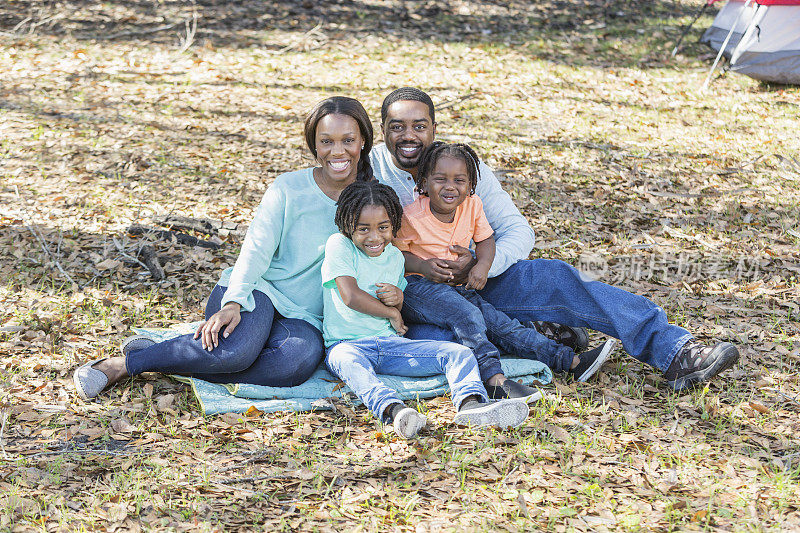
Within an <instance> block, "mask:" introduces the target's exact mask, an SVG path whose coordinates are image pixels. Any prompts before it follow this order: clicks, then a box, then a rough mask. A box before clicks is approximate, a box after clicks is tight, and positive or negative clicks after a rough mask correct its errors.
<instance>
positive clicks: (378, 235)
mask: <svg viewBox="0 0 800 533" xmlns="http://www.w3.org/2000/svg"><path fill="white" fill-rule="evenodd" d="M350 238H351V239H352V240H353V244H355V245H356V248H358V249H359V250H361V251H362V252H364V253H365V254H366V255H368V256H369V257H378V256H379V255H381V254H382V253H383V251H384V250H385V249H386V245H388V244H389V243H391V242H392V223H391V221H390V219H389V215H388V213H386V208H385V207H383V206H382V205H367V206H364V208H363V209H362V210H361V215H360V216H359V217H358V221H357V222H356V227H355V231H353V235H352V236H351V237H350Z"/></svg>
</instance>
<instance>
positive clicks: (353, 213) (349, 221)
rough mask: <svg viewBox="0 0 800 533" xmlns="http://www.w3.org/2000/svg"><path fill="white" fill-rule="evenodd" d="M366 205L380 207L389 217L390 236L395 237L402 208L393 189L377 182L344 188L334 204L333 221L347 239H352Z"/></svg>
mask: <svg viewBox="0 0 800 533" xmlns="http://www.w3.org/2000/svg"><path fill="white" fill-rule="evenodd" d="M368 205H377V206H382V207H383V208H384V209H386V214H387V215H389V222H390V223H391V224H392V235H393V236H397V232H398V231H399V230H400V221H401V220H402V219H403V206H402V205H401V204H400V198H398V197H397V193H396V192H394V189H392V188H391V187H389V186H388V185H384V184H382V183H380V182H379V181H377V180H372V181H355V182H353V183H351V184H350V185H348V186H347V187H345V188H344V190H343V191H342V192H341V194H340V195H339V201H338V202H336V216H335V217H334V219H333V221H334V222H335V223H336V226H338V227H339V231H341V232H342V234H344V235H345V236H346V237H347V238H352V237H353V233H354V232H355V231H356V224H358V219H359V217H361V211H363V210H364V208H365V207H367V206H368Z"/></svg>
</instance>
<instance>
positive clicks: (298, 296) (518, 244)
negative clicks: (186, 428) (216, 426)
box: [74, 87, 739, 416]
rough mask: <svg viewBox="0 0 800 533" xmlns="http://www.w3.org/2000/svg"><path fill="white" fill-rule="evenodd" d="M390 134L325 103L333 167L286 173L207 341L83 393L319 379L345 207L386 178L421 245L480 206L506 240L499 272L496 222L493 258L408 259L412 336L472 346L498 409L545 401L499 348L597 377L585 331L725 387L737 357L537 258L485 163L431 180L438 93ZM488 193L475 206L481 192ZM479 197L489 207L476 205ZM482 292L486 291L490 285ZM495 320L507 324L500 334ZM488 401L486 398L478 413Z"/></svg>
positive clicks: (104, 374) (116, 363)
mask: <svg viewBox="0 0 800 533" xmlns="http://www.w3.org/2000/svg"><path fill="white" fill-rule="evenodd" d="M381 130H382V132H383V136H384V141H385V144H383V145H380V146H378V147H376V148H375V150H371V149H372V143H373V129H372V125H371V123H370V120H369V117H368V116H367V113H366V111H365V110H364V108H363V107H362V106H361V104H360V103H359V102H357V101H356V100H353V99H350V98H345V97H333V98H328V99H326V100H324V101H322V102H320V103H319V104H317V106H316V107H315V108H314V109H313V110H312V112H311V113H310V114H309V115H308V117H307V118H306V121H305V140H306V144H307V146H308V148H309V150H310V151H311V153H312V154H313V156H314V158H315V159H316V162H317V165H318V166H315V167H312V168H306V169H302V170H298V171H294V172H289V173H287V174H283V175H281V176H279V177H277V178H276V179H275V181H274V182H273V184H272V185H270V186H269V187H268V189H267V191H266V193H265V194H264V197H263V199H262V201H261V203H260V204H259V206H258V209H257V210H256V213H255V216H254V219H253V222H252V223H251V225H250V228H249V230H248V233H247V236H246V237H245V241H244V243H243V245H242V249H241V252H240V255H239V257H238V259H237V261H236V264H235V265H234V267H233V268H232V269H228V270H226V271H225V272H223V274H222V277H221V279H220V281H219V283H218V284H217V286H216V287H214V289H213V291H212V292H211V295H210V296H209V299H208V303H207V305H206V321H205V322H204V323H203V324H202V325H201V326H200V327H199V328H198V329H197V331H196V333H195V334H194V335H191V334H190V335H184V336H181V337H177V338H174V339H170V340H167V341H164V342H161V343H155V342H154V341H152V340H151V339H148V338H146V337H143V336H135V337H131V338H129V339H127V340H126V341H125V342H124V343H123V344H122V347H121V348H122V356H120V357H111V358H105V359H101V360H96V361H91V362H89V363H86V364H84V365H83V366H81V367H79V368H78V369H77V370H76V371H75V374H74V381H75V386H76V389H77V391H78V394H79V395H80V396H81V397H82V398H92V397H95V396H97V395H98V394H99V393H100V392H101V391H102V390H104V389H105V388H107V387H109V386H111V385H113V384H114V383H116V382H118V381H119V380H121V379H123V378H125V377H127V376H134V375H137V374H140V373H142V372H162V373H169V374H180V375H188V376H194V377H197V378H200V379H204V380H206V381H211V382H217V383H252V384H257V385H271V386H292V385H297V384H299V383H302V382H303V381H305V380H306V379H307V378H308V377H309V376H310V375H311V373H312V372H313V371H314V369H315V368H316V367H317V366H318V365H319V363H320V362H321V361H322V359H323V357H324V346H325V343H324V341H323V335H322V329H323V292H324V291H328V290H330V288H325V287H323V281H322V274H321V266H322V262H323V259H324V250H325V243H326V242H327V241H328V239H329V238H330V237H331V236H332V235H334V234H337V233H338V231H339V228H337V225H336V223H335V220H336V211H337V201H338V200H339V198H340V194H341V193H342V191H343V190H344V189H345V188H346V187H347V186H349V185H351V184H353V183H356V182H370V181H372V180H373V179H377V181H379V182H380V183H383V184H385V185H388V186H389V187H391V188H392V189H393V190H394V191H395V193H396V194H397V196H398V197H399V200H400V204H401V205H403V206H405V208H406V212H405V215H406V216H405V219H404V220H403V223H402V224H401V228H400V229H401V231H404V230H405V228H404V225H405V224H406V223H408V224H409V231H417V232H418V230H416V229H413V228H418V227H422V226H424V225H425V224H426V223H432V224H438V226H439V227H437V232H439V230H441V234H445V233H446V232H447V231H448V230H449V229H451V228H452V227H453V226H455V225H456V224H454V223H453V222H448V220H451V221H452V220H455V217H456V216H459V215H458V214H457V213H458V209H461V210H462V211H465V210H466V209H467V207H468V206H469V205H470V204H471V205H472V207H471V208H469V209H470V213H471V214H470V216H475V217H477V218H478V219H481V217H482V216H485V219H486V221H488V225H489V226H490V228H491V231H492V234H491V235H492V238H493V242H494V243H496V244H495V250H494V257H493V259H490V258H489V256H490V255H491V254H489V250H487V249H488V248H489V245H488V244H484V241H486V239H487V234H488V228H486V227H485V223H483V222H481V226H480V228H479V231H478V232H476V233H474V234H473V235H472V236H473V237H476V238H477V242H478V246H476V248H477V250H476V252H477V254H478V256H477V257H476V256H473V254H472V252H471V251H470V250H469V249H468V248H467V247H466V246H465V244H466V243H465V242H462V241H452V242H453V244H452V245H450V246H449V248H448V251H449V253H448V254H447V255H448V256H447V257H439V256H429V257H424V253H423V255H421V256H420V255H417V253H416V252H414V250H411V249H410V250H409V251H407V253H406V266H407V267H409V269H408V271H409V273H412V274H416V275H412V276H410V277H409V279H412V280H413V283H412V285H418V286H419V290H418V291H417V290H415V291H414V292H413V295H412V293H411V291H409V292H408V293H407V294H406V295H405V298H406V302H405V303H406V305H404V306H403V307H402V314H403V318H405V322H406V324H404V327H406V326H407V327H408V331H407V332H406V333H405V337H406V338H409V339H421V340H434V341H455V342H460V343H463V344H465V345H466V346H468V347H469V348H472V350H473V353H474V354H476V355H478V358H477V365H478V370H479V373H480V379H481V381H482V382H483V384H484V385H485V388H486V390H487V392H488V394H487V396H488V398H490V399H530V398H532V397H535V396H534V394H535V392H536V391H535V390H534V389H531V388H530V387H526V386H524V385H521V384H519V383H515V382H513V381H511V380H507V379H506V377H505V375H504V374H503V371H502V368H501V365H500V361H499V358H498V355H499V354H498V349H497V348H496V347H495V346H499V347H500V348H503V349H505V350H509V351H511V352H512V353H514V354H515V355H520V356H522V355H524V356H526V357H531V358H537V359H541V360H543V361H545V362H546V363H547V364H549V365H550V366H551V368H553V369H554V370H556V371H570V370H571V371H572V373H573V374H574V375H575V376H576V377H578V378H581V377H582V378H584V379H585V378H588V376H589V375H591V373H593V372H595V371H596V370H597V369H598V368H599V366H600V365H601V364H602V361H603V359H604V358H605V357H606V356H607V355H608V352H609V350H608V349H607V348H608V345H603V346H601V347H600V348H599V349H597V350H593V351H590V352H589V355H588V356H586V355H584V356H583V357H581V355H582V354H580V353H579V352H581V351H583V350H585V349H586V348H587V335H586V332H585V331H584V329H583V328H590V329H593V330H596V331H600V332H603V333H605V334H607V335H609V336H611V337H614V338H618V339H620V340H621V341H622V346H623V348H624V349H625V351H626V352H627V353H629V354H630V355H631V356H633V357H635V358H636V359H639V360H640V361H643V362H645V363H647V364H649V365H650V366H653V367H655V368H658V369H659V370H661V371H662V372H663V374H664V378H665V380H666V382H667V384H668V385H669V386H670V387H672V388H673V389H676V390H681V389H683V388H686V387H689V386H693V385H695V384H697V383H700V382H702V381H705V380H707V379H710V378H712V377H713V376H715V375H717V374H719V373H720V372H722V371H723V370H725V369H727V368H730V367H731V366H732V365H733V364H734V363H735V362H736V361H737V360H738V357H739V353H738V350H737V349H736V347H735V346H733V345H732V344H730V343H719V344H717V345H715V346H705V345H703V344H701V343H699V342H698V341H697V340H695V339H694V338H693V337H692V335H691V334H690V333H689V332H688V331H686V330H685V329H683V328H681V327H678V326H675V325H672V324H670V323H669V322H668V321H667V317H666V314H665V313H664V311H663V310H662V309H661V308H660V307H658V306H657V305H656V304H654V303H653V302H651V301H650V300H648V299H646V298H644V297H641V296H637V295H634V294H631V293H629V292H627V291H624V290H622V289H619V288H615V287H613V286H610V285H607V284H604V283H601V282H599V281H593V280H589V279H587V278H585V277H584V276H582V275H581V274H580V273H579V272H578V271H577V270H576V269H574V268H573V267H571V266H570V265H568V264H566V263H564V262H562V261H557V260H545V259H535V260H528V259H527V256H528V254H529V252H530V250H531V249H532V248H533V242H534V234H533V231H532V230H531V228H530V226H529V225H528V223H527V221H526V219H525V218H524V217H523V216H522V215H521V214H520V212H519V211H518V210H517V208H516V207H515V206H514V204H513V202H512V201H511V198H510V197H509V196H508V194H507V193H506V192H505V191H503V190H502V188H501V186H500V184H499V182H498V180H497V178H496V176H495V175H494V173H493V172H492V171H491V169H490V168H489V167H488V166H486V165H485V163H483V162H482V161H477V160H476V159H473V153H471V150H469V151H467V150H466V148H463V147H461V148H458V149H455V148H452V147H446V148H438V149H439V150H443V153H448V154H450V155H447V156H443V153H442V154H440V156H439V157H437V158H435V160H429V161H428V164H429V166H430V164H432V165H433V166H430V168H429V169H428V170H429V171H430V172H428V171H423V172H420V170H421V168H422V165H421V161H422V157H423V155H424V154H426V153H427V154H430V153H431V151H432V150H435V149H437V148H436V147H435V146H434V147H433V148H431V149H430V150H431V151H427V152H426V148H428V147H430V146H431V145H433V143H434V137H435V133H436V121H435V110H434V106H433V102H432V101H431V99H430V97H429V96H428V95H427V94H426V93H424V92H423V91H421V90H419V89H415V88H407V87H406V88H401V89H397V90H395V91H393V92H392V93H391V94H389V95H388V96H387V97H386V99H385V100H384V102H383V105H382V107H381ZM462 152H465V153H468V154H469V157H468V158H464V157H462V155H463V153H462ZM462 166H464V167H466V174H467V176H466V177H464V176H463V174H464V172H463V170H465V169H464V168H462ZM451 167H452V168H451ZM455 167H457V168H455ZM473 167H474V168H473ZM426 168H428V167H426ZM472 170H474V175H475V178H476V183H475V182H473V181H472ZM439 171H441V172H439ZM437 172H438V173H439V174H442V175H443V177H442V181H443V183H444V188H445V189H446V190H445V191H444V193H443V194H441V195H440V196H439V197H437V199H436V201H435V202H434V201H433V200H432V199H431V190H432V189H433V187H432V186H431V185H432V182H431V180H432V178H433V176H434V175H435V174H436V173H437ZM459 175H461V177H458V176H459ZM436 179H439V177H438V175H437V177H436ZM462 179H463V180H464V181H459V180H462ZM456 182H458V183H459V185H456ZM465 183H468V184H467V185H466V186H464V185H465ZM459 187H460V188H459ZM437 190H439V189H437ZM473 190H474V193H475V194H474V196H472V195H471V194H469V193H471V192H472V191H473ZM456 191H458V192H457V193H456ZM420 192H422V193H423V195H422V196H420ZM435 194H439V193H435ZM426 195H427V196H426ZM419 198H422V200H419ZM468 198H472V199H473V201H471V202H467V204H466V205H467V207H465V206H464V202H465V200H467V199H468ZM439 200H441V205H439V204H438V203H437V202H439ZM456 201H457V203H458V205H457V206H456V207H455V209H454V210H453V211H452V212H451V213H450V215H446V216H444V217H436V214H437V213H434V212H433V210H434V209H435V210H439V209H440V207H441V206H442V205H444V206H445V207H446V209H443V211H449V210H450V209H451V208H452V206H453V204H455V203H456ZM432 204H434V205H432ZM481 204H482V207H483V209H482V212H481V209H480V207H481ZM475 206H477V207H475ZM384 209H385V207H384ZM426 210H427V211H426ZM479 212H480V213H479ZM454 213H455V214H454ZM438 214H440V215H441V214H442V213H438ZM429 215H430V216H429ZM451 216H452V217H453V218H450V217H451ZM397 229H398V228H395V227H392V228H391V231H395V230H397ZM473 229H474V228H473ZM401 237H402V236H401ZM456 242H458V244H456ZM398 243H400V241H398ZM401 246H403V245H402V244H401ZM409 248H410V246H409ZM438 249H439V250H440V251H442V247H441V246H440V247H439V248H438ZM418 251H419V250H418ZM410 254H411V255H413V256H415V257H409V255H410ZM476 266H477V270H476V269H475V268H474V267H476ZM473 270H475V272H474V273H473V274H472V276H470V274H471V273H472V272H473ZM484 277H485V278H486V280H485V282H483V279H484ZM476 278H478V279H476ZM329 281H330V280H329ZM429 282H433V283H429ZM476 282H479V283H476ZM398 283H401V282H400V281H399V279H398ZM467 283H469V286H470V288H466V285H467ZM480 283H485V284H484V285H483V287H482V288H479V287H478V285H479V284H480ZM337 286H338V283H337ZM338 290H339V291H341V288H340V287H339V288H338ZM408 290H409V289H407V291H408ZM427 290H430V291H433V292H430V293H428V292H425V291H427ZM393 292H395V296H397V292H396V291H393ZM337 294H340V292H337ZM382 295H383V292H382V293H380V294H379V293H378V292H377V291H376V292H375V294H374V295H373V294H370V297H371V298H373V300H375V301H376V302H380V300H381V296H382ZM426 295H432V296H426ZM412 298H413V299H415V301H419V302H421V303H420V304H418V306H419V307H415V306H412V305H408V304H409V303H410V300H411V299H412ZM452 301H458V302H463V303H464V305H463V306H461V303H459V306H460V307H459V309H458V312H459V313H458V314H459V316H458V318H457V319H456V318H454V316H455V315H456V313H455V312H453V313H452V315H453V316H451V313H450V312H451V311H455V310H454V309H451V307H452V305H451V303H452ZM445 302H448V303H445ZM466 302H469V305H467V304H466ZM422 304H425V305H422ZM382 305H384V306H385V307H386V305H385V304H382ZM445 306H448V307H447V310H446V312H444V313H443V312H442V311H444V309H445ZM392 307H394V308H395V309H397V307H396V306H392ZM476 310H477V311H476ZM367 314H372V313H367ZM495 314H497V315H502V316H500V320H501V323H500V325H499V326H497V325H496V323H495V321H494V320H495V318H496V317H495ZM442 315H445V316H442ZM395 318H397V317H396V316H395ZM400 320H401V321H402V318H400ZM395 322H396V323H397V320H395ZM390 323H391V317H390ZM390 334H391V335H392V336H395V332H390ZM541 335H544V336H546V337H549V339H543V338H542V337H541ZM520 339H524V342H527V343H528V344H529V345H530V346H535V347H536V350H537V351H535V352H533V353H530V352H526V351H525V350H524V349H520V348H519V347H520V346H526V344H524V343H522V341H520ZM576 354H578V355H577V356H576ZM473 357H474V355H473ZM482 399H484V397H483V396H481V394H477V395H476V399H475V400H474V401H476V402H477V403H481V400H482ZM470 401H473V400H472V399H471V400H470ZM394 403H395V404H396V403H397V402H394ZM462 403H463V402H462ZM368 405H369V403H368ZM387 414H391V413H383V412H381V413H379V416H385V415H387ZM406 416H407V415H406Z"/></svg>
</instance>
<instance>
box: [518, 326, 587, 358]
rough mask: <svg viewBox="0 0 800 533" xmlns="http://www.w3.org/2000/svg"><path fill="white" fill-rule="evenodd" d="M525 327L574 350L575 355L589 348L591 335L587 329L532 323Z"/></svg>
mask: <svg viewBox="0 0 800 533" xmlns="http://www.w3.org/2000/svg"><path fill="white" fill-rule="evenodd" d="M525 326H527V327H529V328H534V329H535V330H536V331H538V332H539V333H541V334H542V335H544V336H545V337H547V338H548V339H550V340H554V341H556V342H557V343H559V344H563V345H564V346H568V347H570V348H572V351H573V352H575V353H578V352H582V351H584V350H585V349H586V348H588V347H589V334H588V333H586V329H585V328H573V327H571V326H564V325H562V324H556V323H555V322H541V321H538V320H537V321H530V322H526V323H525Z"/></svg>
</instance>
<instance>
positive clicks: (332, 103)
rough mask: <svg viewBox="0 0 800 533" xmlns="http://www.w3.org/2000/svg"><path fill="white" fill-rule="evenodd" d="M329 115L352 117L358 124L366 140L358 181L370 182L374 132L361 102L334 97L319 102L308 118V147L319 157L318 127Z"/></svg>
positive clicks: (359, 165)
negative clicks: (370, 154)
mask: <svg viewBox="0 0 800 533" xmlns="http://www.w3.org/2000/svg"><path fill="white" fill-rule="evenodd" d="M328 115H345V116H348V117H351V118H352V119H353V120H355V121H356V123H357V124H358V129H359V131H360V132H361V137H362V138H363V139H364V148H362V149H361V157H359V158H358V167H357V168H356V180H357V181H369V180H371V179H372V177H373V176H372V166H371V165H370V164H369V151H370V150H372V141H373V138H374V134H373V132H372V122H370V120H369V115H367V111H366V110H365V109H364V106H362V105H361V102H359V101H358V100H356V99H354V98H348V97H346V96H332V97H330V98H326V99H325V100H323V101H321V102H319V103H318V104H317V105H315V106H314V109H312V110H311V112H310V113H309V114H308V116H307V117H306V121H305V126H304V128H303V134H304V135H305V137H306V146H308V149H309V150H311V153H312V154H313V155H314V157H315V158H316V157H317V148H316V141H317V125H318V124H319V121H320V120H322V119H323V118H324V117H326V116H328Z"/></svg>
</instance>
